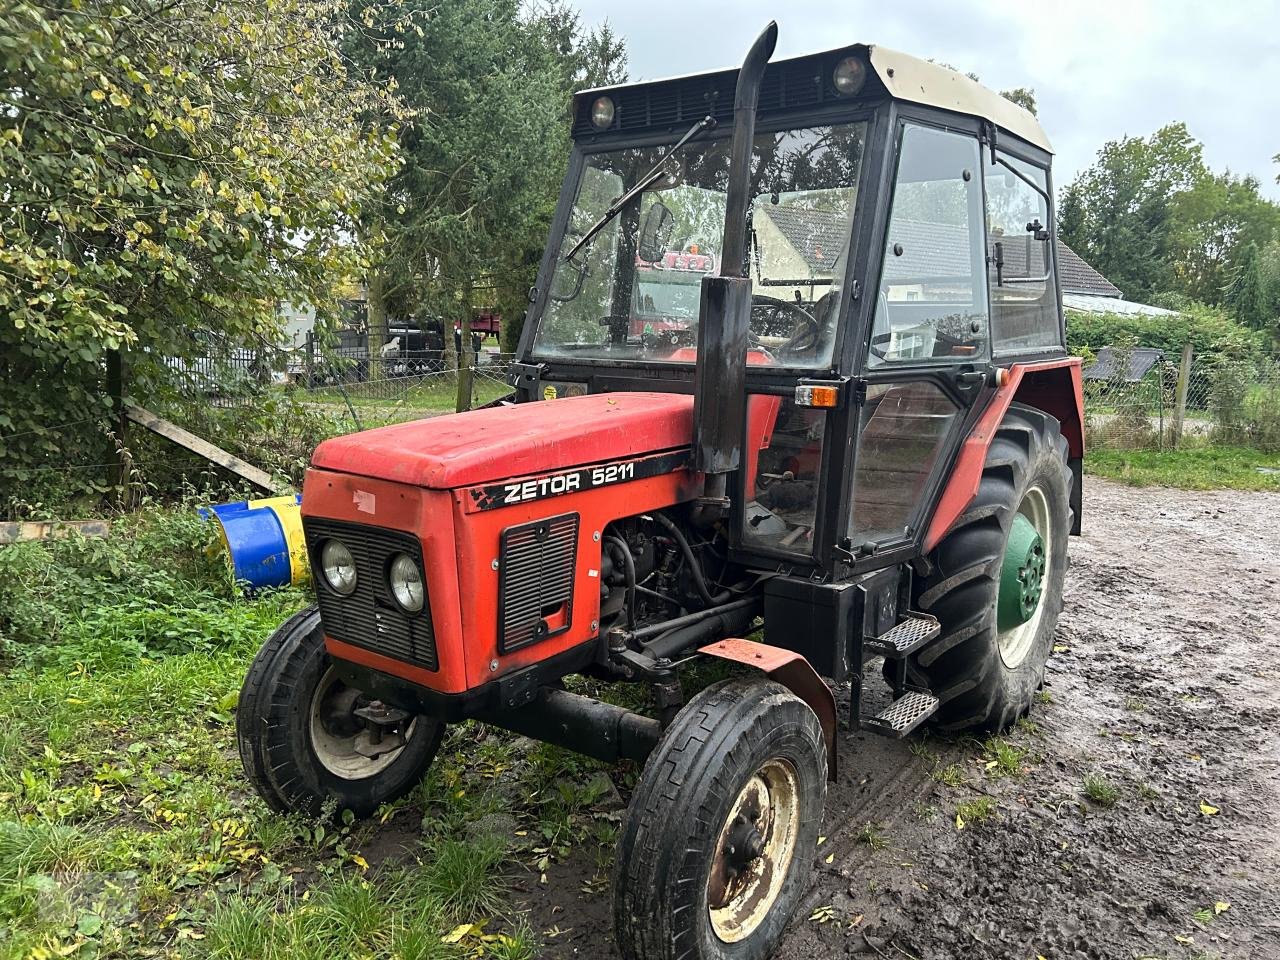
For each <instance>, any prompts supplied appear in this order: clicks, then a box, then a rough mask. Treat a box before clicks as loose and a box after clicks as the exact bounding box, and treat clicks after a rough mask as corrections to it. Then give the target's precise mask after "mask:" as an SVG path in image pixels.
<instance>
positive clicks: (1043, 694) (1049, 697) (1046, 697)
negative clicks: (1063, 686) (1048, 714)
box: [1036, 689, 1053, 706]
mask: <svg viewBox="0 0 1280 960" xmlns="http://www.w3.org/2000/svg"><path fill="white" fill-rule="evenodd" d="M1036 703H1039V704H1043V705H1044V706H1048V705H1049V704H1051V703H1053V694H1052V693H1050V692H1049V691H1048V690H1047V689H1046V690H1037V691H1036Z"/></svg>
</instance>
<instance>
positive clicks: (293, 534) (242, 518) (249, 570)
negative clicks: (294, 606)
mask: <svg viewBox="0 0 1280 960" xmlns="http://www.w3.org/2000/svg"><path fill="white" fill-rule="evenodd" d="M301 503H302V497H301V496H300V495H296V494H295V495H292V496H286V497H270V498H268V499H265V500H240V501H238V502H236V503H222V504H216V505H214V506H210V507H201V508H200V511H199V512H200V516H202V517H204V518H205V519H206V520H208V519H210V518H212V519H213V520H216V521H217V523H218V526H219V528H220V529H221V531H222V543H223V546H224V547H225V548H226V551H227V556H228V558H229V559H230V561H231V569H232V572H233V573H234V574H235V578H236V579H237V580H239V581H242V582H244V583H245V584H246V585H247V586H248V587H249V589H251V590H260V589H262V588H264V587H284V586H288V585H289V584H291V583H300V582H301V581H303V580H305V579H306V578H307V576H308V575H309V574H308V568H307V551H306V545H305V543H304V542H303V539H302V521H301V513H300V511H299V506H300V504H301Z"/></svg>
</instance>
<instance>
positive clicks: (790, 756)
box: [613, 676, 827, 960]
mask: <svg viewBox="0 0 1280 960" xmlns="http://www.w3.org/2000/svg"><path fill="white" fill-rule="evenodd" d="M826 779H827V752H826V745H825V741H824V740H823V735H822V727H821V725H820V724H819V722H818V718H817V715H816V714H814V712H813V710H812V709H811V708H810V707H809V706H808V704H806V703H805V702H804V701H802V700H800V699H799V698H798V697H796V696H795V695H794V694H792V693H791V692H790V691H789V690H787V689H786V688H785V687H783V686H781V685H779V684H777V683H774V682H772V681H770V680H767V679H765V678H764V677H760V676H752V677H739V678H734V679H730V680H724V681H722V682H720V683H717V684H713V685H712V686H710V687H708V688H707V689H706V690H704V691H702V692H701V693H700V694H698V696H696V697H694V698H693V699H692V700H691V701H690V702H689V703H688V704H687V705H686V706H685V707H684V709H682V710H681V711H680V713H679V714H678V715H677V716H676V718H675V720H674V721H673V722H672V724H671V726H670V727H668V728H667V731H666V733H665V734H664V736H663V738H662V740H661V742H659V744H658V746H657V748H656V749H655V750H654V752H653V753H652V754H650V756H649V760H648V762H647V763H646V764H645V769H644V774H643V776H642V777H641V778H640V783H639V784H638V785H637V787H636V791H635V793H634V794H633V796H632V798H631V806H630V808H629V809H628V811H627V818H626V821H625V822H624V824H623V829H622V833H621V835H620V836H619V839H618V857H617V864H616V867H615V873H614V885H613V890H614V901H613V902H614V926H615V929H616V933H617V938H618V948H619V950H620V951H621V953H622V956H623V957H624V958H626V960H766V958H767V957H769V956H771V955H772V953H773V950H774V948H775V947H776V946H777V943H778V941H779V940H780V939H781V937H782V933H783V931H784V929H785V928H786V924H787V920H788V919H789V918H790V916H791V914H792V913H793V912H794V910H795V908H796V906H797V905H798V904H799V902H800V897H801V896H802V894H803V893H804V888H805V882H806V879H807V877H808V876H809V872H810V870H811V867H812V863H813V857H814V851H815V849H816V848H817V842H818V828H819V825H820V823H821V820H822V804H823V800H824V798H825V795H826Z"/></svg>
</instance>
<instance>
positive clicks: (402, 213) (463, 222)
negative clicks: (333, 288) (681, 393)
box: [348, 0, 625, 409]
mask: <svg viewBox="0 0 1280 960" xmlns="http://www.w3.org/2000/svg"><path fill="white" fill-rule="evenodd" d="M360 15H361V16H362V18H363V19H364V20H365V21H366V22H367V23H368V24H369V26H370V29H369V30H368V31H367V32H365V33H362V34H360V35H358V36H354V37H352V42H351V43H350V45H349V46H348V52H349V53H350V55H351V56H352V58H353V59H354V60H355V61H356V62H357V63H359V64H361V65H362V67H363V68H365V69H366V70H368V71H369V72H370V73H371V75H372V76H374V77H376V78H377V79H379V80H384V81H388V82H391V83H393V84H394V85H395V87H396V89H397V91H398V95H399V97H400V98H401V99H402V100H403V102H404V103H405V104H406V105H407V106H408V108H409V109H410V111H411V114H410V116H409V117H408V118H407V119H406V120H405V121H404V122H403V123H401V125H400V126H399V128H398V138H399V142H400V147H401V152H402V155H403V158H404V165H403V166H402V168H401V169H400V171H399V172H398V173H397V174H396V175H395V176H394V177H393V178H392V180H391V182H390V184H389V189H388V191H387V194H386V199H385V201H384V202H383V203H382V204H381V206H379V207H378V208H376V209H373V210H371V211H370V212H369V216H368V218H367V220H368V222H369V225H370V226H371V227H374V228H376V229H378V230H379V231H380V232H381V233H382V234H383V235H384V237H385V241H384V243H383V244H382V246H381V247H380V249H379V250H378V260H377V265H376V268H375V269H374V270H373V271H372V272H371V274H370V279H369V285H368V286H369V315H370V338H371V347H372V346H375V345H376V344H380V343H381V339H380V335H381V330H382V329H385V317H386V316H387V312H388V311H391V312H394V313H400V314H410V313H414V312H418V311H425V312H427V313H431V314H436V315H440V316H443V317H444V318H446V320H447V321H451V323H450V324H447V326H449V325H452V323H456V324H457V325H459V326H461V327H462V328H463V331H464V336H463V338H462V344H463V350H464V354H467V356H464V358H463V362H462V363H461V367H462V369H463V370H464V375H463V376H460V377H459V392H458V406H459V409H462V408H463V407H464V406H465V405H467V403H468V402H469V399H470V383H469V377H468V376H467V375H466V373H465V371H466V370H467V368H469V366H470V358H469V352H470V342H469V341H470V338H469V336H466V335H465V333H466V332H467V331H468V330H469V324H470V315H471V309H472V306H473V299H474V297H473V291H474V287H475V285H476V283H477V282H478V281H479V280H480V279H481V278H485V279H487V280H489V281H491V282H492V284H493V286H494V288H495V291H496V296H497V299H498V301H499V304H500V305H501V309H502V311H503V314H504V316H505V317H506V320H507V326H508V327H511V326H513V325H514V324H513V320H514V319H515V315H516V314H517V311H518V309H519V306H517V305H520V306H522V305H523V304H524V300H525V291H527V290H528V287H529V285H530V284H531V283H532V277H533V274H534V273H535V272H536V269H537V263H538V258H539V256H540V254H541V249H542V245H543V242H544V240H545V235H546V227H547V223H548V221H549V218H550V210H551V207H552V206H553V205H554V198H555V195H556V187H557V185H558V183H559V180H560V177H561V173H562V171H563V168H564V164H565V156H566V153H567V129H568V116H567V111H566V109H565V107H566V103H567V92H568V90H567V88H568V86H569V85H570V84H571V83H573V82H574V81H576V80H579V79H584V78H586V77H587V76H588V75H590V74H591V73H592V72H598V73H602V74H603V75H604V76H605V77H606V78H608V77H611V76H613V75H616V72H617V71H618V70H620V69H622V66H623V65H624V64H625V54H624V53H623V52H622V50H621V47H620V44H619V43H618V42H617V40H616V38H614V37H613V35H612V33H611V32H609V33H607V34H606V33H603V32H601V31H597V32H596V33H594V34H589V35H586V36H585V37H584V35H583V33H582V31H581V26H580V24H579V22H578V20H577V15H576V14H575V13H573V12H572V11H570V10H568V9H567V8H565V7H563V6H559V5H557V6H552V7H540V8H536V9H535V10H533V11H532V12H531V13H530V14H528V15H525V14H522V11H521V5H520V3H519V2H518V0H453V2H450V3H448V4H440V3H438V2H436V0H404V2H403V4H401V5H400V6H399V7H397V8H396V9H395V10H394V11H389V10H386V9H383V8H380V7H377V6H368V7H362V8H361V9H360ZM401 16H405V17H407V18H408V20H409V22H410V23H411V24H412V29H409V30H398V29H396V24H395V21H394V20H391V19H390V18H393V17H401ZM375 342H376V343H375ZM446 344H447V345H448V347H449V348H451V347H452V338H451V337H446Z"/></svg>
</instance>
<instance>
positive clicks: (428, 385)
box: [298, 376, 511, 420]
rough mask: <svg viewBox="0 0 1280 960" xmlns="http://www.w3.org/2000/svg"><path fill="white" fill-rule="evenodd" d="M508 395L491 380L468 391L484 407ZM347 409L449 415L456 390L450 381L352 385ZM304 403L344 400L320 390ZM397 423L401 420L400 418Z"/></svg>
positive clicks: (480, 379) (485, 379) (343, 403)
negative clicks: (402, 385)
mask: <svg viewBox="0 0 1280 960" xmlns="http://www.w3.org/2000/svg"><path fill="white" fill-rule="evenodd" d="M510 392H511V388H510V387H508V386H506V385H505V384H502V383H498V382H497V381H495V380H494V379H492V378H491V377H486V376H477V377H476V378H475V382H474V386H473V388H472V402H473V403H475V404H477V405H478V404H482V403H488V402H489V401H490V400H496V399H497V398H498V397H501V396H505V395H506V394H508V393H510ZM346 393H347V398H349V399H350V401H351V405H352V406H353V407H355V408H356V410H357V411H358V412H360V413H362V414H363V412H364V411H365V410H369V411H370V412H373V413H377V412H378V411H383V410H401V411H423V412H430V413H452V412H453V410H454V407H455V404H456V401H457V395H458V386H457V381H456V380H455V379H454V378H453V377H432V378H430V379H427V380H423V381H422V382H421V383H419V384H417V385H415V386H412V387H408V388H407V389H405V390H403V391H398V390H397V389H396V385H395V382H394V381H392V382H391V383H390V384H387V383H386V382H385V381H380V382H378V383H376V384H366V383H353V384H351V385H349V386H348V387H347V388H346ZM298 396H299V397H300V398H301V399H302V400H303V401H304V402H306V403H319V404H324V405H325V406H331V407H341V408H343V409H345V408H346V403H347V400H346V399H344V398H343V395H342V391H341V390H339V389H338V388H337V387H321V388H318V389H316V390H310V391H307V392H305V393H300V394H299V395H298ZM399 419H400V420H403V419H405V418H404V417H403V416H401V417H400V418H399Z"/></svg>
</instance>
